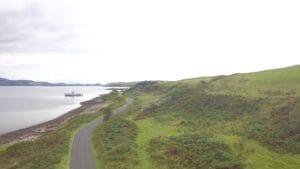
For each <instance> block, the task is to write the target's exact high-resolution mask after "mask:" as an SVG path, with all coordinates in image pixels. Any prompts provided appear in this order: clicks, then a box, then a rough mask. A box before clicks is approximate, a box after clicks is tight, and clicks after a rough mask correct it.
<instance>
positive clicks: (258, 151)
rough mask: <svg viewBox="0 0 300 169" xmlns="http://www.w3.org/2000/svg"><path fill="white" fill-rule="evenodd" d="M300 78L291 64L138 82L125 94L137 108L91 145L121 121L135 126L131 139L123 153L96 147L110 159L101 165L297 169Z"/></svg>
mask: <svg viewBox="0 0 300 169" xmlns="http://www.w3.org/2000/svg"><path fill="white" fill-rule="evenodd" d="M299 75H300V66H293V67H288V68H282V69H275V70H268V71H261V72H255V73H243V74H234V75H230V76H216V77H204V78H193V79H186V80H181V81H173V82H149V81H146V82H142V83H138V84H137V85H135V87H133V88H132V89H130V90H128V91H127V92H125V93H124V95H125V96H127V97H132V98H134V99H135V103H134V105H133V107H134V109H131V110H130V111H129V112H127V113H124V114H123V115H122V116H120V117H116V119H115V120H113V121H111V123H107V125H108V124H109V126H107V128H108V129H110V130H108V131H110V132H103V131H105V130H103V129H98V130H97V131H96V132H95V133H94V134H95V135H97V136H98V137H95V138H97V139H95V140H94V142H97V141H98V142H99V140H105V138H108V137H110V135H111V133H118V132H116V131H122V128H120V125H119V127H116V126H115V125H117V124H118V123H119V122H118V121H119V120H122V119H123V120H124V119H125V120H128V121H130V123H131V124H132V125H133V126H135V128H136V129H137V130H134V131H135V132H134V133H135V135H134V137H130V139H128V138H127V141H126V139H125V141H121V140H122V139H120V138H123V137H125V136H128V135H131V134H132V133H131V134H128V133H127V134H126V135H125V134H124V132H121V133H120V132H119V135H120V137H116V138H119V139H113V140H117V141H116V143H117V144H116V145H118V144H121V143H122V142H125V145H124V144H123V146H124V147H123V149H122V150H121V153H120V154H117V153H107V150H104V149H98V151H97V152H96V153H98V154H105V156H98V159H97V160H98V161H102V163H105V165H103V166H102V168H139V169H152V168H161V169H169V168H170V169H171V168H172V169H176V168H178V169H179V168H180V169H190V168H200V169H202V168H204V169H205V168H211V169H221V168H222V169H224V168H228V169H240V168H245V169H271V168H272V169H273V168H275V169H277V168H278V169H279V168H284V169H296V168H300V164H299V161H300V159H299V156H300V154H299V152H300V147H299V146H300V138H299V132H298V131H299V130H300V121H299V119H300V118H299V117H300V76H299ZM114 123H115V124H114ZM125 128H126V127H125ZM127 143H131V144H127ZM100 145H101V144H100ZM102 146H103V145H102ZM115 147H117V146H115ZM113 149H114V150H115V148H113ZM124 149H126V150H127V151H126V152H125V151H124ZM122 157H123V158H122ZM124 157H126V158H124ZM107 158H108V159H110V160H107ZM128 158H129V159H128ZM124 159H126V160H125V161H124ZM112 166H113V167H112Z"/></svg>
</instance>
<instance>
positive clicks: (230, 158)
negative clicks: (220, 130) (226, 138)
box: [149, 134, 242, 169]
mask: <svg viewBox="0 0 300 169" xmlns="http://www.w3.org/2000/svg"><path fill="white" fill-rule="evenodd" d="M149 150H150V153H151V158H152V160H154V161H156V162H157V164H158V165H167V166H168V168H172V169H173V168H174V169H176V168H180V169H181V168H197V169H202V168H204V169H206V168H215V169H221V168H222V169H225V168H227V169H240V168H242V165H241V163H240V161H239V159H238V158H237V157H235V156H234V155H233V154H231V152H230V151H229V148H228V147H227V146H226V145H225V144H224V143H222V142H218V141H214V140H212V139H211V138H209V137H208V136H203V135H201V136H200V135H196V134H193V135H182V136H179V137H170V138H168V139H162V138H154V139H152V140H151V141H150V149H149Z"/></svg>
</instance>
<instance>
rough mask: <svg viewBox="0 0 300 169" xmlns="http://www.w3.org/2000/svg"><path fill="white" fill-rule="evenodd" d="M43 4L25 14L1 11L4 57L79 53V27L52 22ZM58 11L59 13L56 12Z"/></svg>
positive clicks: (59, 19)
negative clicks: (18, 54) (8, 55)
mask: <svg viewBox="0 0 300 169" xmlns="http://www.w3.org/2000/svg"><path fill="white" fill-rule="evenodd" d="M42 5H43V4H41V3H31V4H28V5H27V6H25V7H24V8H23V9H21V10H3V9H2V10H1V9H0V53H2V54H5V53H36V52H38V53H44V52H72V51H76V50H78V49H79V47H78V46H77V44H76V42H77V41H79V40H78V38H79V35H78V34H77V33H76V26H74V25H72V24H71V23H68V22H67V20H66V19H64V18H63V16H57V17H55V18H50V17H49V15H47V12H49V11H47V10H46V11H45V9H46V8H45V6H42ZM53 11H55V9H54V10H53Z"/></svg>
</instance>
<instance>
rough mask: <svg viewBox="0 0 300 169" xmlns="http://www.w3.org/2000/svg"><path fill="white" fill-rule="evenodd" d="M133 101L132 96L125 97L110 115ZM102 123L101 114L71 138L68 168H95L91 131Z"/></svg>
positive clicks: (125, 107)
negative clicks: (121, 104)
mask: <svg viewBox="0 0 300 169" xmlns="http://www.w3.org/2000/svg"><path fill="white" fill-rule="evenodd" d="M132 103H133V99H132V98H127V103H126V104H124V105H123V106H121V107H119V108H117V109H115V110H113V112H112V115H116V114H118V113H121V112H122V111H124V110H125V109H127V108H128V106H129V105H130V104H132ZM102 123H103V116H101V117H100V118H98V119H96V120H94V121H92V122H91V123H89V124H88V125H86V126H85V127H83V128H82V129H80V130H79V131H78V132H77V133H76V135H75V137H74V140H73V145H72V154H71V164H70V169H96V162H95V159H94V156H93V151H92V141H91V138H92V133H93V131H94V130H95V129H96V128H97V127H98V126H99V125H101V124H102Z"/></svg>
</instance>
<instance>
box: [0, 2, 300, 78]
mask: <svg viewBox="0 0 300 169" xmlns="http://www.w3.org/2000/svg"><path fill="white" fill-rule="evenodd" d="M299 9H300V1H299V0H280V1H279V0H251V1H243V0H226V1H224V0H209V1H202V0H151V1H145V0H127V1H124V0H109V1H107V0H106V1H104V0H84V1H83V0H0V77H5V78H10V79H31V80H38V81H50V82H80V83H107V82H114V81H139V80H178V79H184V78H192V77H199V76H211V75H220V74H232V73H237V72H251V71H259V70H264V69H271V68H278V67H285V66H290V65H296V64H300V31H299V30H300V10H299Z"/></svg>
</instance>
